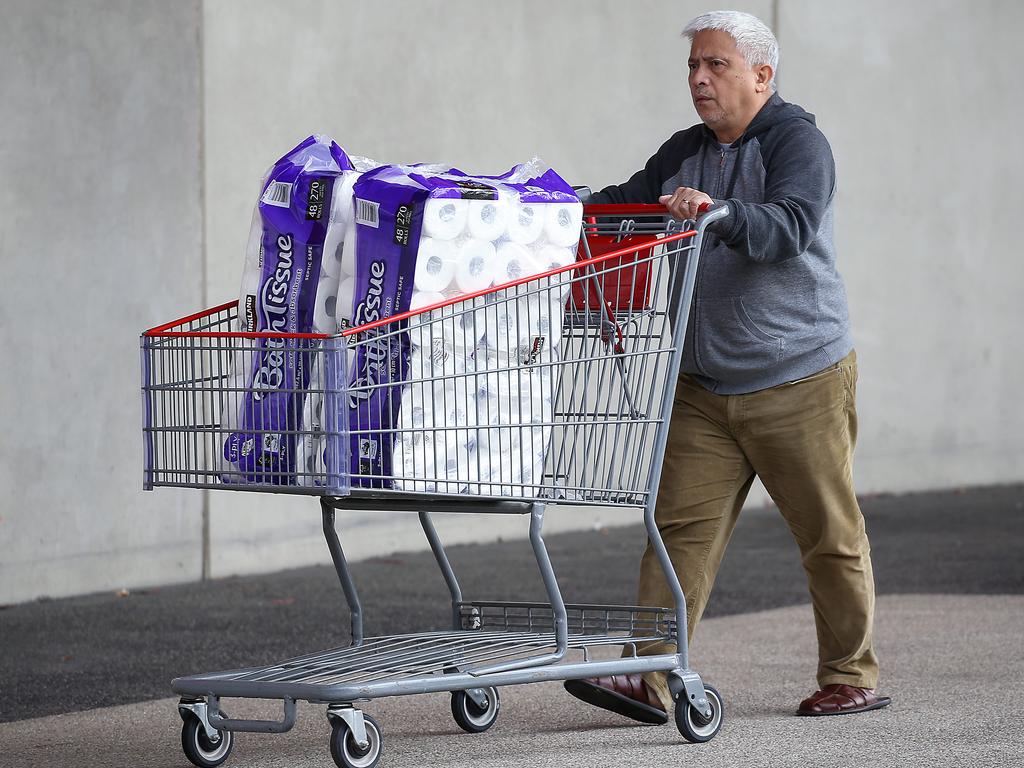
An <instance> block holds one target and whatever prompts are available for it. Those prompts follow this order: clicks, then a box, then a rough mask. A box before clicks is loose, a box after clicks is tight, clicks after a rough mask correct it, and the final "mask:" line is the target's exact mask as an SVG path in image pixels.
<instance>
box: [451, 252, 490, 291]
mask: <svg viewBox="0 0 1024 768" xmlns="http://www.w3.org/2000/svg"><path fill="white" fill-rule="evenodd" d="M495 259H496V251H495V249H494V243H491V242H489V241H487V240H477V239H476V238H470V239H468V240H466V241H465V242H464V243H462V245H460V246H459V249H458V251H457V253H456V256H455V285H456V287H457V288H458V289H459V291H460V292H462V293H476V292H477V291H482V290H483V289H484V288H486V287H487V286H489V285H490V284H491V281H492V280H493V279H494V263H495Z"/></svg>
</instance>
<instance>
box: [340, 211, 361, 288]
mask: <svg viewBox="0 0 1024 768" xmlns="http://www.w3.org/2000/svg"><path fill="white" fill-rule="evenodd" d="M358 229H359V228H358V227H357V226H356V223H355V221H350V222H348V223H347V224H346V225H345V234H344V237H343V238H342V241H341V251H340V252H339V253H340V256H339V261H340V264H341V274H342V275H343V276H349V277H354V276H355V274H356V232H357V231H358Z"/></svg>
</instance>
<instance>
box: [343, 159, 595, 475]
mask: <svg viewBox="0 0 1024 768" xmlns="http://www.w3.org/2000/svg"><path fill="white" fill-rule="evenodd" d="M353 192H354V198H355V207H356V215H355V221H356V233H357V237H358V241H359V247H358V249H357V255H356V261H357V271H358V273H359V276H358V280H357V292H356V294H357V299H356V301H357V303H358V301H359V298H360V296H362V297H364V298H365V299H366V300H367V301H369V300H371V299H372V300H374V302H375V306H377V307H379V310H378V311H376V312H375V313H374V314H373V316H372V317H370V316H369V315H366V316H359V313H357V317H356V318H355V320H354V322H355V323H356V324H357V325H358V324H360V323H361V322H367V321H368V320H370V319H376V318H378V317H386V316H388V315H393V314H395V313H397V312H402V311H405V310H406V309H409V308H410V307H411V308H412V309H414V310H416V309H422V308H423V307H427V306H430V305H432V304H436V303H439V302H443V301H445V300H448V301H449V306H447V307H444V308H442V309H440V310H437V311H434V312H424V313H423V314H419V315H416V316H413V317H412V318H410V319H409V320H408V321H404V322H403V323H402V325H401V329H402V331H403V333H401V334H400V337H399V338H392V339H391V343H390V344H388V345H386V346H387V350H386V351H384V350H377V349H375V347H374V344H373V342H372V339H370V340H368V341H367V342H366V343H361V344H360V345H359V351H358V353H357V356H356V359H355V362H354V368H355V371H356V374H355V376H356V379H355V383H356V390H357V393H358V392H359V390H360V387H363V388H365V387H366V383H367V382H371V383H373V384H377V385H381V384H393V385H394V386H381V387H379V388H378V389H377V390H376V396H375V394H374V393H372V392H370V391H365V397H364V398H363V401H361V402H355V400H353V402H352V405H353V412H352V414H351V415H350V418H349V426H350V429H351V431H352V433H353V434H352V443H351V446H352V459H351V461H352V473H353V478H352V482H353V484H354V485H364V486H366V485H370V486H373V485H377V483H376V481H375V480H376V478H365V479H364V480H363V481H360V479H359V478H358V477H357V475H360V474H361V475H372V476H381V477H390V476H394V477H395V478H397V480H396V482H395V484H394V485H395V487H398V488H400V489H405V490H421V491H422V490H427V491H438V492H448V493H455V492H466V491H467V490H468V491H469V492H478V490H477V489H474V488H472V487H468V488H467V483H466V482H465V480H466V478H470V480H479V479H480V478H479V472H478V471H476V470H479V468H480V466H481V462H480V461H479V455H478V454H479V452H480V451H482V450H483V448H484V446H483V445H479V446H478V445H477V442H478V440H477V437H478V436H480V435H482V434H483V435H486V433H487V432H488V429H481V428H480V427H479V426H478V425H475V424H474V425H473V426H474V428H473V429H462V428H461V427H464V426H466V425H467V423H469V424H472V423H473V421H474V419H473V418H472V417H470V416H469V415H468V414H471V413H475V412H476V410H477V407H478V404H477V401H476V393H475V392H467V390H466V382H467V381H468V380H469V379H468V376H467V373H466V372H467V371H472V370H473V368H474V366H475V365H476V364H477V362H476V357H477V355H480V358H479V359H480V361H484V360H491V361H493V362H495V364H500V361H501V360H502V359H504V360H506V361H507V360H510V359H511V360H518V362H517V363H515V364H516V365H522V364H535V363H537V362H538V361H539V360H540V353H541V351H544V352H546V353H548V354H550V351H551V349H552V346H553V345H554V344H555V343H557V342H556V341H555V340H553V339H552V338H551V335H552V332H553V331H552V326H553V324H552V323H551V322H547V324H544V325H543V328H541V324H540V323H539V322H538V321H540V320H541V316H543V317H545V318H547V317H550V316H551V315H553V314H555V315H557V316H558V318H559V320H560V318H561V312H562V310H563V306H562V303H561V301H562V299H563V298H564V296H557V297H556V299H557V303H556V306H555V307H553V308H550V309H548V308H545V309H544V311H543V312H541V311H540V310H539V309H538V310H536V311H534V312H533V314H534V315H535V316H536V318H535V322H533V323H532V324H531V323H530V322H528V319H527V317H526V315H525V313H524V317H523V318H522V325H523V327H522V334H519V333H518V330H519V329H518V327H517V326H515V324H514V323H512V324H513V326H514V330H515V332H513V333H509V331H508V326H509V324H510V322H511V321H510V320H509V319H508V318H507V317H505V315H504V314H501V313H498V312H490V313H489V312H488V306H487V304H488V302H489V301H490V302H491V303H493V302H494V291H493V288H494V286H497V285H502V284H504V283H507V282H509V281H513V280H517V279H521V278H529V277H530V276H532V275H535V274H538V273H541V272H543V271H545V270H547V269H550V268H552V267H554V266H563V265H566V264H568V263H571V261H572V260H573V259H574V258H575V243H576V241H577V240H578V238H579V231H580V223H581V220H582V205H581V204H580V202H579V200H578V199H577V197H576V195H575V193H574V192H573V191H572V188H571V187H570V186H569V185H568V184H567V183H566V182H565V181H564V180H563V179H562V178H561V177H559V176H558V175H557V174H556V173H555V172H554V171H552V170H551V169H549V168H547V167H546V166H544V165H543V164H542V163H541V162H540V161H538V160H533V161H531V162H529V163H525V164H522V165H519V166H516V167H514V168H512V169H511V170H510V171H509V172H507V173H505V174H503V175H501V176H470V175H468V174H465V173H463V172H462V171H460V170H458V169H454V168H444V167H442V166H437V165H406V166H401V165H390V166H381V167H379V168H376V169H373V170H371V171H369V172H367V173H365V174H363V175H362V176H361V177H360V178H359V179H358V181H357V182H356V183H355V185H354V188H353ZM570 235H571V237H570ZM369 269H374V270H376V272H377V273H379V275H378V278H379V279H378V283H379V286H378V293H377V295H376V296H371V295H370V294H369V293H368V291H369V289H370V286H369V284H368V283H367V282H366V281H365V274H366V272H367V270H369ZM462 296H466V297H467V298H466V299H465V300H463V301H462V302H458V303H454V304H453V303H451V300H452V299H457V298H459V297H462ZM535 298H539V297H536V296H535ZM498 304H499V305H500V306H501V308H502V309H503V310H507V309H508V307H506V305H505V304H504V303H502V302H498ZM511 306H512V310H514V309H515V307H516V306H518V305H516V304H514V303H513V305H511ZM505 314H507V312H506V313H505ZM491 316H493V317H491ZM489 317H491V321H490V322H491V324H490V325H488V322H489V320H488V318H489ZM500 323H504V327H502V326H500V325H499V324H500ZM555 325H557V326H558V328H559V332H560V324H555ZM533 326H536V327H535V328H534V327H533ZM531 329H532V330H534V331H536V332H537V333H541V334H544V335H543V336H542V337H541V339H540V341H538V339H537V338H535V337H531V336H530V332H531ZM385 330H387V327H385ZM488 331H490V337H491V339H490V341H488ZM499 331H502V332H499ZM369 333H373V332H372V331H370V332H369ZM545 345H546V346H545ZM489 350H490V351H491V352H493V353H494V354H492V355H491V356H490V357H488V351H489ZM499 351H500V352H501V353H502V354H503V357H501V358H499V356H498V354H497V353H498V352H499ZM385 360H386V362H384V361H385ZM481 364H483V363H481ZM549 373H550V372H549ZM498 375H499V376H501V375H504V376H506V378H507V376H508V374H507V373H506V374H498ZM438 377H441V378H443V379H444V380H445V381H446V382H447V383H448V384H457V383H459V382H460V381H461V383H462V388H463V391H461V392H445V391H443V390H442V391H438V390H436V389H434V388H429V389H430V392H429V394H430V395H431V396H436V397H440V398H441V400H442V402H445V401H449V402H450V401H456V402H459V404H460V407H459V408H457V409H455V410H450V409H449V410H445V409H441V410H440V411H438V410H437V409H434V408H433V406H432V404H431V403H430V402H429V400H430V398H429V397H426V396H425V394H424V393H423V392H422V391H420V390H422V389H423V388H424V386H425V385H424V384H423V383H422V382H423V381H425V380H436V379H437V378H438ZM406 381H411V382H413V383H412V384H411V385H410V386H405V382H406ZM505 383H506V385H507V386H506V387H505V388H504V389H505V390H506V391H507V390H509V389H511V385H510V384H509V382H505ZM499 384H500V382H499ZM538 386H539V385H538ZM499 388H500V387H499ZM549 389H550V388H549ZM411 390H417V391H416V392H415V393H414V394H415V395H416V397H419V398H420V399H422V400H423V401H424V402H423V403H421V404H418V405H415V406H411V405H410V403H412V402H413V400H414V398H413V397H412V395H410V391H411ZM460 401H461V402H460ZM403 404H404V406H403ZM484 404H486V403H484ZM513 410H514V411H515V417H516V418H521V417H522V416H523V414H524V413H525V414H526V422H525V423H527V424H528V423H530V422H532V421H535V420H536V419H537V418H539V417H540V416H541V415H542V414H534V413H533V410H535V409H532V408H531V407H530V406H529V403H528V404H527V407H526V409H525V411H524V409H523V408H521V407H517V408H515V409H510V408H505V409H504V412H505V416H506V418H509V417H510V416H511V412H512V411H513ZM498 412H499V411H498V409H497V408H496V409H495V414H497V413H498ZM424 413H427V414H429V415H431V417H432V418H431V420H430V421H429V422H428V423H426V424H423V423H422V416H423V414H424ZM414 414H415V415H414ZM535 417H536V418H535ZM464 419H468V422H467V421H464ZM541 421H543V419H541ZM548 421H550V420H548ZM414 425H415V426H414ZM514 425H515V426H521V424H520V423H518V422H516V423H515V424H514ZM488 426H489V425H487V424H485V425H484V427H488ZM456 427H459V428H456ZM481 442H483V441H481ZM498 443H499V441H495V447H494V449H493V452H494V459H495V462H494V464H495V466H494V467H493V468H492V467H491V466H490V463H489V462H488V466H487V467H486V474H487V475H488V476H489V475H490V474H492V473H494V472H498V468H497V460H498V459H499V458H501V457H502V455H503V452H502V446H500V445H499V444H498ZM506 448H508V447H507V446H506ZM488 450H489V451H490V450H491V449H490V448H488ZM528 453H530V455H531V459H530V461H528V462H526V464H528V465H529V470H528V471H523V463H524V462H522V461H521V462H519V465H518V470H517V471H515V472H512V473H508V472H506V473H505V474H506V475H508V477H505V476H504V475H503V476H502V477H501V478H500V479H503V480H509V481H510V482H520V481H522V480H523V478H524V477H527V478H529V477H532V475H533V474H534V470H535V469H536V468H535V467H534V464H535V461H534V459H536V456H533V454H534V453H535V452H534V451H532V446H531V450H530V451H529V452H528ZM488 458H490V454H488ZM542 458H543V457H542V455H541V459H542ZM506 459H507V457H506ZM474 468H475V469H474ZM513 469H515V467H513ZM537 474H539V472H537ZM512 475H514V476H515V477H514V479H513V478H512ZM485 479H486V478H485ZM496 479H498V478H496ZM421 480H422V482H421ZM384 484H385V485H388V483H384Z"/></svg>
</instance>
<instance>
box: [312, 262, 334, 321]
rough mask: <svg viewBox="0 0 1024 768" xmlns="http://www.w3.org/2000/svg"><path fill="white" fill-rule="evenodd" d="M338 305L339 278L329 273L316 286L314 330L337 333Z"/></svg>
mask: <svg viewBox="0 0 1024 768" xmlns="http://www.w3.org/2000/svg"><path fill="white" fill-rule="evenodd" d="M337 307H338V279H337V278H336V277H331V276H330V275H327V276H325V277H323V278H321V279H320V282H319V284H318V285H317V287H316V304H314V306H313V332H314V333H337V332H338V321H337V320H335V315H336V314H337Z"/></svg>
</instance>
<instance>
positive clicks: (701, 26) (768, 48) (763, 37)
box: [683, 11, 779, 91]
mask: <svg viewBox="0 0 1024 768" xmlns="http://www.w3.org/2000/svg"><path fill="white" fill-rule="evenodd" d="M706 29H717V30H721V31H722V32H725V33H726V34H728V35H729V37H731V38H732V39H733V40H735V41H736V50H738V51H739V52H740V55H741V56H743V58H744V59H745V60H746V62H747V66H749V67H752V68H753V67H760V66H761V65H763V64H767V65H768V66H770V67H771V68H772V79H771V82H770V83H769V84H768V85H769V86H770V87H771V89H772V91H774V90H775V73H776V72H777V71H778V69H779V41H778V40H776V39H775V35H773V34H772V31H771V30H770V29H769V28H768V25H767V24H765V23H764V22H763V21H761V20H760V19H759V18H757V16H752V15H751V14H749V13H743V11H711V12H710V13H703V14H701V15H700V16H698V17H697V18H695V19H693V20H692V21H691V22H690V23H689V24H687V25H686V28H685V29H683V36H684V37H686V38H688V39H689V41H690V42H691V43H692V42H693V37H694V35H696V34H697V33H698V32H703V31H704V30H706Z"/></svg>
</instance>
